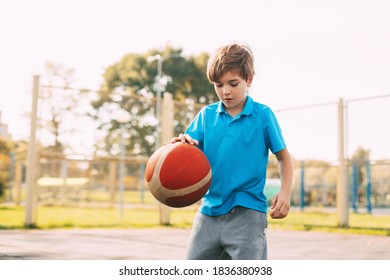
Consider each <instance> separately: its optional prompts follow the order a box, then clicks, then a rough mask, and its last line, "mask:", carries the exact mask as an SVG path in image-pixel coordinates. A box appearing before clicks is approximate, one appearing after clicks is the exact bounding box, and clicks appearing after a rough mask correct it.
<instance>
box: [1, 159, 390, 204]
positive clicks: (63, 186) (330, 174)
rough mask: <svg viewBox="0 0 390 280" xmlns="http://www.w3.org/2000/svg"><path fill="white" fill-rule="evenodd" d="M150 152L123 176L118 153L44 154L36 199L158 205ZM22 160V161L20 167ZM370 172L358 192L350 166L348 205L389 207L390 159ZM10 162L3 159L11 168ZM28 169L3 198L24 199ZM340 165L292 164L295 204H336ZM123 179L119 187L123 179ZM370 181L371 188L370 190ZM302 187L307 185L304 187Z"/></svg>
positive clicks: (272, 171) (130, 163)
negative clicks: (148, 169)
mask: <svg viewBox="0 0 390 280" xmlns="http://www.w3.org/2000/svg"><path fill="white" fill-rule="evenodd" d="M146 163H147V158H129V157H127V158H125V159H123V164H124V167H125V168H124V170H125V171H124V173H123V175H122V176H123V178H121V174H120V172H119V165H120V164H121V159H120V158H119V157H110V158H95V159H74V158H73V159H72V158H60V157H48V156H42V157H40V159H39V162H38V168H37V174H38V176H37V184H36V202H37V203H38V205H41V206H62V207H104V208H107V207H117V206H118V204H119V203H120V197H121V195H122V197H123V203H124V204H125V206H126V207H137V206H141V205H144V206H146V205H147V206H149V207H156V208H157V207H158V202H157V201H156V200H155V199H154V197H153V196H152V195H151V194H150V192H149V191H148V188H147V184H146V183H145V180H144V172H145V166H146ZM14 165H15V167H16V170H18V169H21V170H24V169H25V168H24V167H23V166H25V163H24V162H21V161H18V160H17V161H16V162H15V163H14ZM18 166H19V167H18ZM369 166H370V173H371V174H370V176H369V174H368V173H367V169H366V168H363V169H362V172H361V173H360V176H362V178H361V179H359V180H358V181H359V183H358V185H357V187H356V194H355V195H354V186H353V177H354V172H353V168H352V166H349V169H348V170H349V193H350V199H349V201H350V207H353V203H356V206H357V207H366V206H367V204H368V201H367V200H369V202H370V204H371V205H372V207H390V161H380V162H372V163H370V165H369ZM10 168H11V165H10V164H8V165H5V164H2V165H1V169H2V170H3V171H4V170H9V169H10ZM24 173H25V172H23V171H22V172H20V171H17V172H16V173H15V172H14V175H16V176H18V178H16V177H15V178H14V179H13V180H12V181H9V182H8V183H7V184H6V192H5V194H4V196H3V198H2V201H3V202H8V203H14V204H19V205H23V204H24V202H23V200H24V193H25V188H26V186H25V182H24V179H23V177H24V175H23V174H24ZM276 174H277V165H276V163H275V162H274V161H272V160H271V161H270V163H269V167H268V177H269V179H275V178H277V175H276ZM337 176H338V166H337V165H331V164H322V165H321V164H318V163H317V164H314V163H310V162H309V163H305V162H296V163H295V166H294V181H293V182H294V183H293V184H294V186H293V194H292V205H293V206H300V205H301V204H302V199H303V203H304V206H323V207H335V206H336V183H337ZM121 182H122V183H123V189H122V192H123V193H121V187H120V184H121ZM368 186H370V194H369V195H367V190H368ZM302 189H303V190H302Z"/></svg>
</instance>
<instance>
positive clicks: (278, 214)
mask: <svg viewBox="0 0 390 280" xmlns="http://www.w3.org/2000/svg"><path fill="white" fill-rule="evenodd" d="M289 211H290V196H289V195H286V194H285V193H283V192H279V193H277V194H276V195H275V196H274V198H273V199H272V202H271V211H270V217H271V218H272V219H283V218H285V217H286V216H287V215H288V212H289Z"/></svg>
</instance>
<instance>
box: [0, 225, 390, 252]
mask: <svg viewBox="0 0 390 280" xmlns="http://www.w3.org/2000/svg"><path fill="white" fill-rule="evenodd" d="M189 234H190V230H187V229H172V228H163V229H76V230H75V229H71V230H0V259H3V260H4V259H9V260H15V259H27V260H181V259H184V258H185V250H186V246H187V240H188V236H189ZM267 234H268V237H267V238H268V248H269V251H268V255H269V259H270V260H342V259H344V260H379V259H381V260H390V237H385V236H371V235H351V234H338V233H325V232H312V231H285V230H269V231H268V233H267Z"/></svg>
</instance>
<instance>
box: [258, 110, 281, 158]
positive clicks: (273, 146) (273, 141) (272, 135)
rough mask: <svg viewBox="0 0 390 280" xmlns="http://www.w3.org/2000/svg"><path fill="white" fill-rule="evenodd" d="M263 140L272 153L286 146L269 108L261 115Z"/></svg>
mask: <svg viewBox="0 0 390 280" xmlns="http://www.w3.org/2000/svg"><path fill="white" fill-rule="evenodd" d="M263 130H264V140H265V143H266V145H267V147H268V148H269V149H270V150H271V152H272V153H273V154H275V153H277V152H279V151H281V150H283V149H284V148H286V143H285V141H284V138H283V135H282V130H281V128H280V126H279V123H278V120H277V119H276V116H275V114H274V113H273V112H272V110H271V109H270V108H266V109H265V111H264V116H263Z"/></svg>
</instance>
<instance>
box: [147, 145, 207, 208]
mask: <svg viewBox="0 0 390 280" xmlns="http://www.w3.org/2000/svg"><path fill="white" fill-rule="evenodd" d="M145 179H146V182H147V184H148V187H149V190H150V192H151V193H152V194H153V196H154V197H155V198H156V199H157V200H158V201H160V202H161V203H163V204H165V205H168V206H171V207H185V206H189V205H192V204H194V203H195V202H197V201H199V200H200V199H201V198H202V197H203V196H204V195H205V194H206V192H207V191H208V189H209V187H210V183H211V168H210V163H209V161H208V159H207V158H206V156H205V155H204V154H203V152H202V151H201V150H200V149H198V148H197V147H195V146H192V145H190V144H187V143H182V142H176V143H168V144H166V145H164V146H162V147H161V148H159V149H158V150H157V151H155V152H154V153H153V155H152V156H151V157H150V158H149V160H148V163H147V165H146V170H145Z"/></svg>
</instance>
